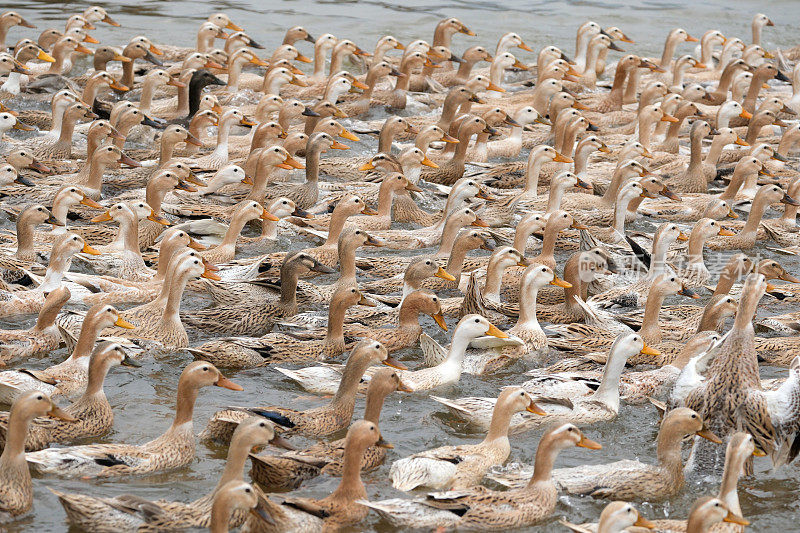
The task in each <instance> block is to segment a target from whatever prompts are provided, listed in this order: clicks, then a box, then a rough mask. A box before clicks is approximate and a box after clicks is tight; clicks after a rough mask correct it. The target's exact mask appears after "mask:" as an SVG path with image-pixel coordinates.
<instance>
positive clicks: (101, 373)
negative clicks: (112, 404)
mask: <svg viewBox="0 0 800 533" xmlns="http://www.w3.org/2000/svg"><path fill="white" fill-rule="evenodd" d="M108 368H109V362H108V360H102V361H92V362H91V363H90V364H89V379H88V381H87V382H86V390H85V391H84V393H83V396H82V398H81V399H82V400H83V401H84V402H86V401H96V400H105V394H104V393H103V382H104V381H105V379H106V375H107V374H108Z"/></svg>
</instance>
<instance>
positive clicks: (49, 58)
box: [36, 48, 56, 63]
mask: <svg viewBox="0 0 800 533" xmlns="http://www.w3.org/2000/svg"><path fill="white" fill-rule="evenodd" d="M36 59H38V60H40V61H45V62H47V63H55V62H56V60H55V58H53V56H51V55H50V54H48V53H47V52H45V51H44V50H42V49H41V48H40V49H39V53H38V54H36Z"/></svg>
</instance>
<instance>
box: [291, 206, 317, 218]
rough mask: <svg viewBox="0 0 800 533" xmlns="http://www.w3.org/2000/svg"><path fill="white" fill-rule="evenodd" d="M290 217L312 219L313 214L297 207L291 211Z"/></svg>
mask: <svg viewBox="0 0 800 533" xmlns="http://www.w3.org/2000/svg"><path fill="white" fill-rule="evenodd" d="M292 216H293V217H299V218H314V214H313V213H309V212H308V211H305V210H303V209H300V208H299V207H295V208H294V211H292Z"/></svg>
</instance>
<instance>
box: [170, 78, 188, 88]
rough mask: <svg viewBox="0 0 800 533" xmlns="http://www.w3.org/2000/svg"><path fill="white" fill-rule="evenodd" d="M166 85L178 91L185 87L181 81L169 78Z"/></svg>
mask: <svg viewBox="0 0 800 533" xmlns="http://www.w3.org/2000/svg"><path fill="white" fill-rule="evenodd" d="M167 85H171V86H172V87H177V88H178V89H183V88H184V87H186V84H185V83H183V82H182V81H178V80H176V79H175V78H170V79H169V81H168V82H167Z"/></svg>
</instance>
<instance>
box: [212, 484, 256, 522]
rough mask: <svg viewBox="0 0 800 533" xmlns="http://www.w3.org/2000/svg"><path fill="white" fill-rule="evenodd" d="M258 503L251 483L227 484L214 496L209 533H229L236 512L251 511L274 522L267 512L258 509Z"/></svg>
mask: <svg viewBox="0 0 800 533" xmlns="http://www.w3.org/2000/svg"><path fill="white" fill-rule="evenodd" d="M258 503H259V500H258V494H257V493H256V490H255V489H254V488H253V487H252V486H251V485H250V484H249V483H245V482H243V481H231V482H229V483H227V484H226V485H224V486H223V487H220V489H219V491H217V493H216V494H214V500H213V503H212V505H211V520H210V524H209V531H212V532H213V533H228V531H230V529H229V523H230V521H231V517H232V516H233V514H234V513H235V512H236V511H249V512H252V513H253V514H255V515H257V516H259V517H260V518H261V519H262V520H265V521H270V520H272V518H271V517H270V516H269V515H268V514H267V513H266V512H264V511H262V510H260V509H258Z"/></svg>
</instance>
